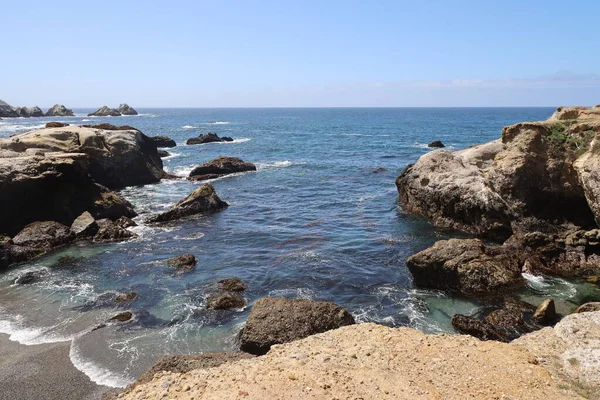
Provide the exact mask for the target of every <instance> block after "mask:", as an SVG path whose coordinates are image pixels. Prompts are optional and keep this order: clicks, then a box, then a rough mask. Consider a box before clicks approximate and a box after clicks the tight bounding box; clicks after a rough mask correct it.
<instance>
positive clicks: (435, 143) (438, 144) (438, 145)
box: [427, 140, 446, 149]
mask: <svg viewBox="0 0 600 400" xmlns="http://www.w3.org/2000/svg"><path fill="white" fill-rule="evenodd" d="M427 147H433V148H436V149H441V148H443V147H446V146H445V145H444V143H442V142H441V141H439V140H435V141H433V142H431V143H429V144H428V145H427Z"/></svg>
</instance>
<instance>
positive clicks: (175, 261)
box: [167, 254, 197, 271]
mask: <svg viewBox="0 0 600 400" xmlns="http://www.w3.org/2000/svg"><path fill="white" fill-rule="evenodd" d="M196 263H197V261H196V257H194V255H193V254H182V255H180V256H177V257H173V258H170V259H168V260H167V264H168V265H169V267H171V268H176V269H178V270H183V271H192V270H193V269H195V268H196Z"/></svg>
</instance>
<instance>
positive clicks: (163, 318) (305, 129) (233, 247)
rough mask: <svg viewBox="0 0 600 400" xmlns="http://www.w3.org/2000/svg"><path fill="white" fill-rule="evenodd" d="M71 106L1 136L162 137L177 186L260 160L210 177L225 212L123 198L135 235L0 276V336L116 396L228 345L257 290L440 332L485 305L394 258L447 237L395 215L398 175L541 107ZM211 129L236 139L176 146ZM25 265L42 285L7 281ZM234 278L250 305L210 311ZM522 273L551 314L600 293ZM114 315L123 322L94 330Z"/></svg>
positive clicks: (157, 189) (159, 194)
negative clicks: (171, 362)
mask: <svg viewBox="0 0 600 400" xmlns="http://www.w3.org/2000/svg"><path fill="white" fill-rule="evenodd" d="M75 111H76V114H77V116H76V117H55V118H31V119H23V118H13V119H4V120H2V121H0V137H7V136H9V135H11V134H14V133H17V132H23V131H27V130H30V129H33V128H38V127H42V126H43V125H44V124H45V123H46V122H48V121H62V122H67V123H74V124H78V123H84V124H89V123H102V122H109V123H112V124H116V125H132V126H134V127H136V128H138V129H140V130H142V131H143V132H144V133H145V134H147V135H149V136H157V135H167V136H170V137H172V138H173V139H174V140H175V141H176V142H177V147H175V148H171V149H168V151H169V152H170V153H171V155H170V156H169V157H167V158H165V159H163V161H164V165H165V170H167V171H168V172H170V173H172V174H176V175H180V176H186V175H187V174H189V172H190V171H191V170H192V168H193V167H194V166H196V165H198V164H201V163H203V162H206V161H209V160H211V159H213V158H215V157H217V156H221V155H222V156H233V157H240V158H242V159H243V160H244V161H248V162H252V163H254V164H256V166H257V171H256V172H248V173H243V174H234V175H232V176H228V177H223V178H220V179H216V180H213V182H212V183H213V185H214V186H215V188H216V190H217V193H218V195H219V196H220V197H221V198H222V199H223V200H225V201H226V202H228V203H229V208H227V209H226V210H224V211H222V212H220V213H217V214H212V215H206V216H200V217H196V218H191V219H188V220H183V221H179V222H176V223H172V224H167V225H162V226H156V225H147V224H145V223H144V219H146V218H147V217H148V216H150V215H152V214H155V213H158V212H161V211H164V210H166V209H167V208H168V207H170V206H171V205H172V204H174V203H175V202H177V201H179V200H181V199H182V198H184V197H186V196H187V195H188V194H189V193H190V192H191V191H193V190H194V189H195V188H196V187H198V185H199V184H200V183H198V182H189V181H186V180H185V179H181V180H175V179H172V180H163V181H162V182H160V183H157V184H153V185H146V186H138V187H130V188H126V189H124V190H122V191H121V192H120V193H121V195H123V196H124V197H125V198H127V199H128V200H129V201H131V202H132V203H133V204H134V205H135V208H136V210H137V212H138V213H139V214H140V215H139V217H137V218H136V221H137V222H138V224H139V226H137V227H135V228H132V230H133V231H135V232H136V233H137V234H138V235H139V237H138V238H137V239H134V240H130V241H127V242H123V243H117V244H99V245H90V244H77V245H73V246H70V247H66V248H63V249H60V250H58V251H56V252H54V253H52V254H50V255H47V256H45V257H42V258H40V259H36V260H34V261H31V262H29V263H26V264H23V265H21V266H19V267H17V268H13V269H11V270H9V271H6V272H4V273H2V274H0V332H4V333H8V334H10V335H11V339H13V340H17V341H19V342H21V343H23V344H35V343H43V342H52V341H70V342H71V351H70V356H71V360H72V361H73V363H74V365H75V366H76V367H77V368H79V369H80V370H82V371H83V372H85V373H86V374H87V375H88V376H90V378H91V379H92V380H94V381H95V382H97V383H100V384H105V385H110V386H117V387H120V386H124V385H126V384H128V383H130V382H132V381H133V380H134V379H135V378H136V377H137V376H138V375H139V374H140V373H141V372H143V371H144V370H145V369H146V368H148V367H149V366H150V365H152V363H153V362H154V361H156V359H157V358H159V357H160V356H161V355H164V354H174V353H180V354H189V353H200V352H204V351H228V350H235V349H236V346H237V344H236V338H237V335H238V333H239V331H240V329H241V328H242V327H243V324H244V322H245V320H246V319H247V317H248V313H249V310H250V307H251V305H252V303H253V302H254V301H255V300H257V299H259V298H261V297H265V296H275V297H287V298H306V299H314V300H326V301H333V302H335V303H337V304H339V305H341V306H344V307H346V308H347V309H348V310H349V311H350V312H351V313H352V314H353V315H354V317H355V318H356V319H357V321H359V322H365V321H372V322H377V323H381V324H385V325H388V326H394V327H397V326H409V327H413V328H416V329H420V330H423V331H425V332H430V333H438V332H452V327H451V324H450V319H451V318H452V316H453V315H454V314H456V313H462V314H467V315H476V314H477V313H479V312H480V311H481V310H482V309H483V308H484V307H486V305H485V304H483V303H481V302H479V301H477V300H473V299H467V298H463V297H459V296H453V295H450V294H448V293H443V292H440V291H432V290H425V289H421V288H416V287H414V286H413V284H412V280H411V275H410V273H409V272H408V270H407V268H406V265H405V260H406V258H407V257H409V256H410V255H412V254H414V253H416V252H418V251H420V250H423V249H425V248H426V247H428V246H430V245H432V244H433V243H434V242H435V241H436V240H440V239H445V238H448V237H451V236H456V235H457V234H458V233H456V232H454V233H452V232H441V231H438V230H436V229H435V228H434V227H432V226H431V225H430V224H429V223H428V222H427V221H426V220H425V219H423V218H419V217H416V216H413V215H408V214H406V213H405V212H403V210H402V208H401V207H399V205H398V202H397V191H396V186H395V183H394V181H395V178H396V177H397V176H398V174H399V173H400V172H401V171H402V170H403V168H404V167H405V166H406V165H407V164H409V163H411V162H414V161H416V160H417V159H418V157H419V156H421V155H423V154H425V153H427V152H428V151H432V150H431V149H429V148H428V147H427V143H429V142H431V141H434V140H441V141H442V142H443V143H445V144H446V146H447V149H450V150H454V149H461V148H465V147H468V146H471V145H474V144H477V143H483V142H487V141H490V140H493V139H496V138H498V137H499V136H500V132H501V129H502V127H503V126H505V125H509V124H512V123H516V122H521V121H533V120H542V119H546V118H548V117H549V116H550V115H551V114H552V112H553V109H552V108H389V109H385V108H379V109H366V108H365V109H361V108H356V109H141V110H138V111H140V115H138V116H124V117H87V116H86V114H87V112H90V111H93V110H83V109H82V110H75ZM208 132H215V133H217V134H218V135H220V136H230V137H232V138H234V141H233V142H228V143H216V144H206V145H191V146H186V145H185V141H186V139H188V138H190V137H194V136H197V135H198V134H201V133H208ZM381 168H383V170H380V169H381ZM183 253H192V254H194V255H195V256H196V257H197V259H198V261H199V262H198V266H197V268H196V270H195V271H192V272H186V273H183V274H182V273H178V272H176V271H174V270H173V269H171V268H169V267H167V265H166V263H165V260H166V259H168V258H170V257H173V256H177V255H180V254H183ZM64 256H69V257H70V258H68V259H67V261H65V258H64ZM26 271H38V272H39V273H40V274H41V275H42V279H41V280H40V281H39V282H37V283H34V284H32V285H14V284H13V281H14V279H15V278H16V277H18V276H19V275H21V274H23V273H24V272H26ZM233 276H236V277H239V278H241V279H243V280H244V281H246V282H247V283H248V290H247V291H246V292H244V296H245V298H246V299H247V301H248V306H247V307H245V308H243V309H239V310H230V311H211V310H207V309H206V296H207V295H208V294H210V293H213V292H215V291H217V290H218V289H217V284H216V283H217V281H218V280H220V279H223V278H228V277H233ZM526 278H527V281H528V288H527V289H526V290H523V291H521V292H519V293H518V296H519V297H520V298H522V299H525V300H528V301H530V302H532V303H534V304H536V303H539V302H540V301H541V300H542V299H544V298H545V297H547V296H551V297H553V298H554V299H555V300H556V301H557V302H558V307H559V311H562V312H568V311H569V310H570V308H571V307H573V306H575V305H578V304H579V303H580V302H582V301H585V300H587V299H595V298H598V296H599V294H598V291H597V289H596V288H595V287H594V286H592V285H588V284H585V283H578V282H573V281H567V280H564V279H559V278H544V277H535V276H527V277H526ZM130 291H134V292H136V293H138V295H139V297H138V298H137V299H136V300H134V301H133V302H131V303H129V304H116V303H115V302H114V295H115V293H117V292H130ZM125 310H129V311H132V312H133V313H134V315H135V317H134V320H133V321H131V322H128V323H123V324H111V323H108V324H106V321H107V320H108V319H109V318H110V317H112V316H114V315H115V314H117V313H119V312H122V311H125ZM102 324H106V326H104V327H99V326H102Z"/></svg>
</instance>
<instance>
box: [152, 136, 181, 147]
mask: <svg viewBox="0 0 600 400" xmlns="http://www.w3.org/2000/svg"><path fill="white" fill-rule="evenodd" d="M150 139H151V140H153V141H154V143H156V147H175V146H177V143H175V141H174V140H173V139H171V138H170V137H168V136H150Z"/></svg>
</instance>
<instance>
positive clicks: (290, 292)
mask: <svg viewBox="0 0 600 400" xmlns="http://www.w3.org/2000/svg"><path fill="white" fill-rule="evenodd" d="M267 297H285V298H291V299H306V300H312V299H316V298H317V294H316V293H315V291H314V290H312V289H309V288H295V289H292V288H286V289H275V290H271V291H270V292H269V294H268V295H267Z"/></svg>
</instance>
